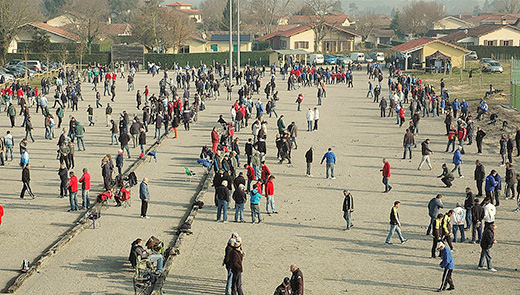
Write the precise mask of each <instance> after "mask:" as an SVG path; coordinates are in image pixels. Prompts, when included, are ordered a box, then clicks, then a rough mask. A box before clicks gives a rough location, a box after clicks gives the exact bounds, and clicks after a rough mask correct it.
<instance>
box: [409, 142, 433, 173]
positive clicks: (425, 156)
mask: <svg viewBox="0 0 520 295" xmlns="http://www.w3.org/2000/svg"><path fill="white" fill-rule="evenodd" d="M429 145H430V139H429V138H427V139H426V140H425V141H423V142H422V143H421V154H422V158H421V162H420V163H419V167H417V170H419V171H421V168H422V165H423V164H424V162H426V164H427V165H428V167H430V170H432V169H433V168H432V164H431V163H430V155H433V151H432V150H431V149H430V146H429ZM410 158H411V157H410Z"/></svg>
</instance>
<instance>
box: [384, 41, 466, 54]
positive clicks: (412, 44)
mask: <svg viewBox="0 0 520 295" xmlns="http://www.w3.org/2000/svg"><path fill="white" fill-rule="evenodd" d="M433 42H437V43H442V44H444V45H447V46H450V47H453V48H456V49H460V50H462V51H465V52H470V50H467V49H465V48H462V47H460V46H457V45H453V44H451V43H448V42H446V41H443V40H440V39H435V38H419V39H415V40H412V41H409V42H406V43H403V44H399V45H397V46H394V47H393V48H392V49H393V50H395V51H401V52H410V51H414V50H412V49H419V48H422V47H424V46H425V45H428V44H430V43H433Z"/></svg>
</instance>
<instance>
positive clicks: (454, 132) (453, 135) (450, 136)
mask: <svg viewBox="0 0 520 295" xmlns="http://www.w3.org/2000/svg"><path fill="white" fill-rule="evenodd" d="M455 139H457V130H455V127H453V126H451V127H450V130H449V131H448V145H446V150H445V151H444V152H446V153H447V152H448V149H449V148H450V145H451V152H452V153H453V151H454V150H455Z"/></svg>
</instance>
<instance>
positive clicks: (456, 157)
mask: <svg viewBox="0 0 520 295" xmlns="http://www.w3.org/2000/svg"><path fill="white" fill-rule="evenodd" d="M461 151H462V147H461V146H459V147H458V148H457V149H456V150H455V152H454V153H453V165H455V167H453V170H451V172H452V173H453V172H455V170H457V171H458V172H459V177H460V178H463V177H464V175H462V172H461V171H460V165H462V163H463V162H462V155H461V153H460V152H461Z"/></svg>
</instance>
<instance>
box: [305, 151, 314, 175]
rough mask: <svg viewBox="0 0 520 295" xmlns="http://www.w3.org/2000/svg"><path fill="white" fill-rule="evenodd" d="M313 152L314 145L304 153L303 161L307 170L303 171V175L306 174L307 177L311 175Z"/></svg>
mask: <svg viewBox="0 0 520 295" xmlns="http://www.w3.org/2000/svg"><path fill="white" fill-rule="evenodd" d="M313 153H314V147H312V146H311V147H310V148H309V149H308V150H307V152H306V153H305V162H306V163H307V172H306V173H305V175H307V177H312V174H311V166H312V160H313V159H312V158H313Z"/></svg>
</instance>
